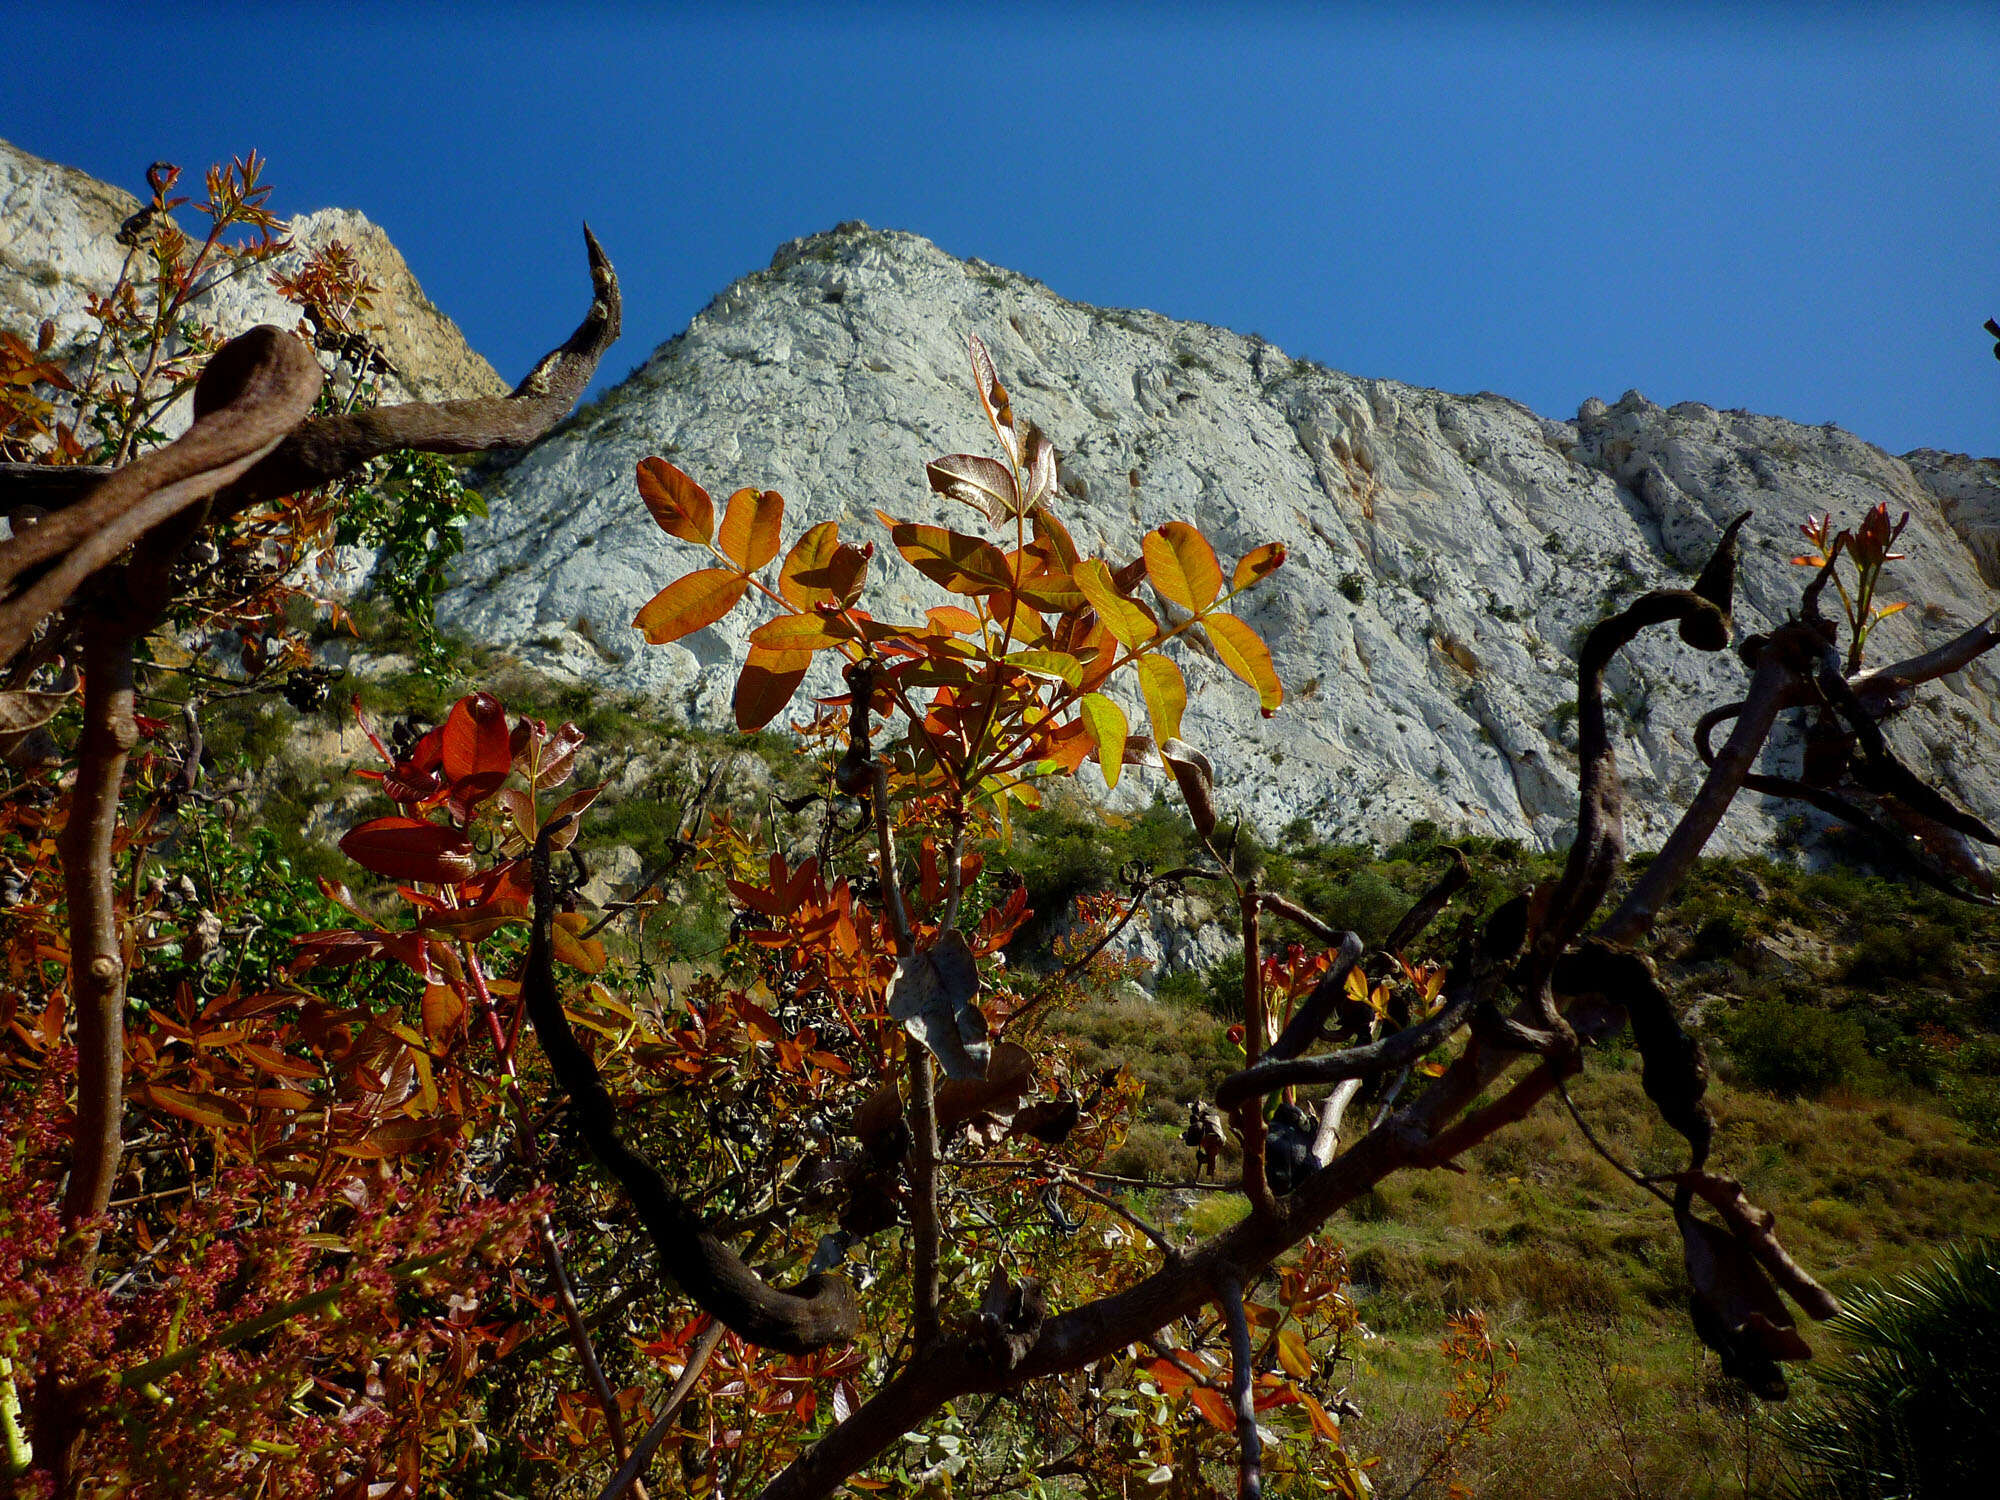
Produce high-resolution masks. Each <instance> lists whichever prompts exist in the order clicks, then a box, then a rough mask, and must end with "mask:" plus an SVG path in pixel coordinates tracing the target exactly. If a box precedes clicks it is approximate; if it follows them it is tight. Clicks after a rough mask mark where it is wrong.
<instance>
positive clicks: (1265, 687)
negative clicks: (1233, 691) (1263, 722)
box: [1201, 613, 1285, 719]
mask: <svg viewBox="0 0 2000 1500" xmlns="http://www.w3.org/2000/svg"><path fill="white" fill-rule="evenodd" d="M1201 628H1202V629H1203V630H1204V631H1206V632H1207V633H1208V639H1209V642H1210V644H1211V645H1213V646H1214V647H1215V654H1216V655H1217V656H1219V657H1221V658H1222V664H1223V665H1224V666H1225V667H1227V668H1229V670H1230V671H1232V672H1234V673H1235V674H1236V675H1237V676H1238V677H1241V678H1242V679H1243V680H1244V681H1245V682H1247V683H1249V684H1250V686H1252V687H1253V688H1255V689H1256V690H1257V704H1258V707H1259V708H1260V709H1262V710H1263V714H1264V717H1265V718H1267V719H1268V718H1270V717H1271V715H1272V714H1273V713H1275V712H1277V708H1278V705H1279V704H1280V703H1283V702H1284V701H1285V688H1284V684H1283V683H1281V682H1279V681H1278V669H1277V668H1276V667H1274V666H1273V665H1272V664H1271V648H1270V647H1269V646H1267V645H1265V644H1264V640H1263V637H1261V636H1259V635H1258V634H1257V632H1256V631H1254V630H1252V629H1251V628H1250V627H1249V626H1248V625H1245V624H1244V623H1243V622H1242V621H1241V620H1239V619H1237V618H1236V616H1234V615H1232V614H1222V613H1217V614H1212V615H1204V616H1203V617H1202V621H1201Z"/></svg>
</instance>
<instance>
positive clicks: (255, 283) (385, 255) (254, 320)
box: [0, 141, 507, 400]
mask: <svg viewBox="0 0 2000 1500" xmlns="http://www.w3.org/2000/svg"><path fill="white" fill-rule="evenodd" d="M182 182H183V184H187V183H189V182H192V184H193V186H192V187H186V186H184V187H183V189H182V190H183V191H185V192H188V193H190V194H191V195H196V196H198V195H199V191H200V174H199V172H198V171H194V172H190V173H184V174H183V177H182ZM138 208H139V200H138V199H137V198H135V197H133V196H132V195H131V194H130V193H128V192H125V191H124V190H123V189H121V188H116V187H113V186H111V185H110V184H109V183H105V182H99V181H98V180H97V179H96V178H94V177H92V176H90V175H89V174H88V173H86V172H79V171H77V170H76V169H75V168H73V167H64V166H59V165H57V164H56V163H54V162H49V161H43V160H42V159H41V158H40V157H38V156H31V155H29V154H28V153H27V152H25V151H22V150H20V149H18V148H17V147H14V146H10V145H8V144H7V143H6V142H5V141H0V328H5V329H8V330H9V331H11V332H13V333H15V334H16V335H18V336H20V337H24V338H28V339H29V340H31V341H32V340H33V338H34V335H35V331H36V330H37V329H38V328H39V327H40V326H41V324H42V322H43V321H44V320H45V319H46V320H51V321H53V322H54V324H55V333H56V340H55V349H56V351H57V353H58V355H59V356H62V355H74V354H77V353H80V352H81V351H83V350H85V349H87V348H88V345H89V341H90V339H91V338H92V337H93V336H94V335H95V333H96V329H97V325H96V323H95V322H94V321H93V320H92V319H91V317H90V314H89V308H88V302H89V298H90V296H91V295H92V294H96V295H100V296H101V295H103V294H104V293H105V292H107V291H108V290H110V288H111V286H112V285H113V283H115V282H116V281H117V279H118V273H119V268H120V266H121V265H122V264H123V262H124V259H125V254H126V251H125V247H124V246H122V245H120V244H119V243H118V241H117V238H116V236H117V233H118V228H119V226H120V225H121V224H123V223H124V222H125V220H126V219H127V218H128V217H129V216H130V215H131V214H133V213H135V212H137V210H138ZM176 217H177V218H178V219H180V220H181V227H182V228H183V229H184V230H191V231H192V232H194V233H196V234H200V233H201V232H203V231H202V229H200V228H198V227H196V221H197V220H198V219H199V216H198V215H196V214H195V213H194V205H192V204H189V205H188V206H187V207H185V208H183V209H181V210H179V211H178V213H177V215H176ZM200 222H201V223H203V224H205V223H206V221H205V220H204V221H200ZM288 236H289V238H290V239H292V241H293V242H294V244H295V246H296V248H295V249H294V250H293V251H292V252H290V253H288V254H286V255H283V256H280V257H277V258H276V259H274V260H272V261H269V262H266V263H265V265H264V266H263V267H262V268H261V270H260V271H259V272H257V273H253V274H251V275H249V276H245V277H241V278H238V279H236V280H232V281H228V282H224V283H222V284H221V285H220V286H218V287H216V288H215V289H214V290H213V291H211V292H209V293H208V294H207V295H205V296H204V297H202V298H200V299H198V302H197V307H198V308H199V310H200V313H201V316H202V317H204V318H205V319H207V320H208V321H210V322H212V323H214V324H215V325H216V326H217V327H218V328H221V329H222V330H223V331H224V332H225V333H230V334H234V333H241V332H242V331H243V330H245V329H247V328H253V327H255V326H256V325H257V324H259V323H275V324H276V325H277V326H278V327H280V328H293V327H296V326H297V324H298V321H299V310H298V308H296V307H294V306H293V305H292V304H290V303H288V302H286V301H285V300H284V299H283V298H282V297H280V296H279V295H278V294H277V292H276V291H275V290H274V289H273V288H272V287H271V285H270V277H272V276H274V275H281V274H285V273H288V272H293V271H296V270H297V269H298V267H299V264H300V262H301V261H302V260H303V259H304V254H305V252H306V250H308V249H319V248H323V247H324V246H325V245H326V244H327V243H328V242H329V241H333V240H339V241H342V242H343V243H345V244H346V245H347V246H348V247H349V248H350V249H351V250H353V251H354V252H355V255H356V257H357V258H358V259H359V261H360V263H361V268H362V270H363V271H364V272H365V273H366V274H367V275H368V276H369V277H370V278H371V279H373V280H374V281H375V282H377V283H378V284H379V285H380V286H381V288H382V291H381V293H380V294H379V295H378V296H377V298H376V299H375V317H376V318H377V320H378V321H380V322H381V323H382V324H383V325H384V326H383V330H382V333H381V335H380V337H381V342H382V345H383V347H384V349H385V350H386V351H387V353H388V357H389V360H390V363H391V364H393V365H394V366H395V367H396V370H397V372H398V378H395V379H393V380H392V381H391V382H390V384H389V389H388V392H387V399H389V400H407V399H410V398H412V397H414V398H417V399H421V400H449V399H453V398H457V397H465V396H492V395H499V394H501V393H503V392H504V391H505V390H506V389H507V386H506V383H505V382H503V381H502V380H501V379H500V377H499V375H497V374H496V373H495V372H494V369H493V367H492V366H491V365H489V364H488V363H487V362H486V361H485V360H484V359H482V358H480V356H479V355H477V354H475V353H474V352H473V351H472V349H471V348H470V347H469V346H468V345H467V344H466V342H465V339H464V337H463V336H462V335H461V334H460V333H459V331H458V328H457V325H455V324H454V323H453V322H452V321H451V319H449V318H447V317H446V316H445V315H444V314H443V313H441V312H439V311H438V310H437V308H435V307H434V306H432V305H431V302H430V300H429V299H428V298H427V297H425V296H424V292H423V288H422V287H420V286H419V285H417V279H416V277H414V276H413V275H411V274H410V268H409V266H408V265H406V264H405V263H404V261H403V257H402V255H401V254H400V253H398V251H397V250H396V247H395V246H394V245H392V244H390V243H389V237H388V235H386V234H384V233H383V232H382V230H381V228H380V227H379V226H377V225H375V224H372V223H370V222H369V221H368V220H367V219H366V218H365V217H363V216H362V215H360V214H358V213H354V212H351V211H350V210H347V209H341V208H328V209H321V210H319V211H318V212H316V213H310V214H302V215H300V216H299V217H298V218H296V219H294V220H292V222H291V224H290V226H289V229H288Z"/></svg>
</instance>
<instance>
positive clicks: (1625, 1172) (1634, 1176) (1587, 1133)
mask: <svg viewBox="0 0 2000 1500" xmlns="http://www.w3.org/2000/svg"><path fill="white" fill-rule="evenodd" d="M1556 1097H1557V1098H1558V1099H1560V1100H1562V1102H1563V1108H1564V1109H1566V1110H1568V1111H1569V1117H1570V1118H1571V1119H1572V1120H1574V1121H1576V1128H1577V1129H1578V1130H1581V1131H1582V1132H1583V1138H1584V1139H1585V1140H1586V1141H1588V1142H1590V1149H1591V1150H1593V1151H1595V1152H1596V1153H1597V1154H1598V1155H1599V1156H1601V1157H1603V1158H1604V1159H1605V1160H1606V1161H1608V1162H1610V1163H1611V1165H1612V1167H1613V1168H1614V1169H1616V1171H1617V1172H1618V1175H1619V1176H1621V1177H1623V1178H1625V1179H1626V1180H1627V1181H1628V1182H1630V1183H1632V1185H1633V1186H1635V1187H1640V1188H1644V1189H1645V1190H1646V1191H1647V1192H1649V1193H1651V1194H1652V1195H1653V1196H1654V1197H1655V1198H1658V1199H1659V1200H1660V1201H1661V1202H1662V1203H1664V1204H1666V1205H1667V1206H1668V1207H1669V1208H1671V1207H1673V1202H1674V1200H1673V1198H1672V1197H1671V1196H1669V1195H1668V1194H1667V1193H1665V1192H1663V1191H1661V1190H1660V1188H1659V1187H1658V1186H1656V1185H1655V1184H1654V1183H1653V1182H1652V1181H1650V1180H1649V1179H1647V1178H1646V1177H1644V1176H1642V1175H1641V1174H1639V1173H1638V1172H1635V1171H1633V1170H1632V1169H1631V1168H1630V1167H1628V1166H1626V1165H1625V1163H1624V1162H1622V1161H1620V1160H1619V1159H1618V1158H1617V1157H1616V1156H1614V1155H1613V1154H1612V1152H1611V1148H1610V1147H1609V1146H1607V1145H1605V1144H1604V1142H1602V1141H1600V1140H1599V1139H1598V1138H1597V1132H1596V1131H1594V1130H1592V1129H1591V1128H1590V1121H1588V1120H1586V1119H1584V1117H1583V1111H1582V1110H1580V1109H1578V1108H1577V1107H1576V1101H1575V1100H1574V1099H1572V1098H1570V1096H1569V1090H1568V1089H1567V1088H1566V1087H1564V1085H1563V1083H1562V1080H1561V1079H1557V1080H1556Z"/></svg>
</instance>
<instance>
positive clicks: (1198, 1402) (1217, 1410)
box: [1188, 1385, 1236, 1432]
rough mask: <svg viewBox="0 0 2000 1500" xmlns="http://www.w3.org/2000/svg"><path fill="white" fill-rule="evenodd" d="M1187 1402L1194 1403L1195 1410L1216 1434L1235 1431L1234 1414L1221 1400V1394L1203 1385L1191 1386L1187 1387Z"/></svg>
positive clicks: (1225, 1402)
mask: <svg viewBox="0 0 2000 1500" xmlns="http://www.w3.org/2000/svg"><path fill="white" fill-rule="evenodd" d="M1188 1400H1190V1401H1192V1402H1193V1403H1194V1406H1195V1410H1196V1411H1198V1412H1200V1413H1201V1414H1202V1415H1203V1416H1204V1417H1206V1418H1207V1419H1208V1425H1209V1426H1211V1427H1213V1428H1214V1429H1215V1430H1216V1431H1217V1432H1234V1431H1235V1430H1236V1413H1235V1412H1234V1411H1232V1410H1230V1406H1229V1403H1228V1402H1227V1401H1225V1400H1223V1399H1222V1394H1221V1392H1219V1391H1216V1390H1213V1389H1211V1388H1210V1387H1208V1386H1205V1385H1191V1386H1189V1387H1188Z"/></svg>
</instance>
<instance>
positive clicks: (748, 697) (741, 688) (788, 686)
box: [730, 645, 812, 734]
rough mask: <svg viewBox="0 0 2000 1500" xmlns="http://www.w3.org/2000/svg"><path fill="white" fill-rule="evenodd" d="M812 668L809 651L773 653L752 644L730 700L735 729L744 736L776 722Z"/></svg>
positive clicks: (737, 676)
mask: <svg viewBox="0 0 2000 1500" xmlns="http://www.w3.org/2000/svg"><path fill="white" fill-rule="evenodd" d="M811 666H812V652H810V651H772V650H767V649H766V648H764V647H762V646H758V645H752V646H751V647H750V650H749V653H748V654H747V655H746V656H745V657H744V658H743V670H742V671H741V672H739V673H737V675H736V693H735V696H734V697H733V698H732V699H731V700H730V705H731V707H732V708H734V709H735V711H736V727H737V728H738V729H740V730H742V731H743V732H744V733H746V734H747V733H750V732H751V731H753V730H758V729H762V728H763V727H764V726H765V725H766V724H768V723H770V722H771V720H773V719H775V718H776V717H777V716H778V715H779V714H780V713H782V712H783V711H784V707H785V705H786V704H787V703H790V702H791V701H792V695H793V694H794V693H796V692H797V691H798V690H799V684H800V683H802V682H804V681H805V678H806V671H807V669H808V668H810V667H811Z"/></svg>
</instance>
